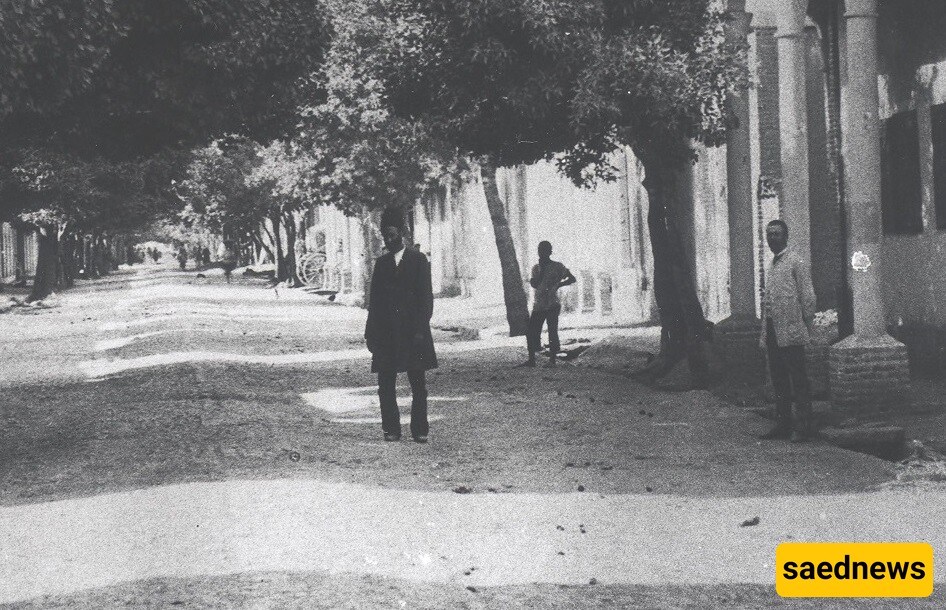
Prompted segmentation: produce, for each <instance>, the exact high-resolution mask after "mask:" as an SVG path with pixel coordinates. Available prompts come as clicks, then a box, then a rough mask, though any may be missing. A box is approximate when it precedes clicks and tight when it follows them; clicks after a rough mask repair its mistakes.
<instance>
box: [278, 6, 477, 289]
mask: <svg viewBox="0 0 946 610" xmlns="http://www.w3.org/2000/svg"><path fill="white" fill-rule="evenodd" d="M329 7H330V9H331V15H332V18H333V31H334V32H335V37H334V39H333V41H332V46H331V47H330V49H329V52H328V54H327V57H326V60H325V63H324V67H323V70H322V71H321V72H320V74H319V79H320V88H321V89H324V91H325V100H324V101H322V102H321V103H317V104H310V105H307V106H304V107H303V108H302V112H301V115H302V116H301V121H300V124H299V131H298V133H297V134H296V136H295V139H294V145H295V154H298V155H303V156H304V158H305V163H303V164H300V165H298V166H297V168H298V169H299V172H300V173H299V174H298V175H297V179H296V182H295V185H296V187H295V188H296V192H297V196H301V197H302V198H303V199H304V200H305V201H306V202H307V203H308V204H309V205H318V204H322V205H333V206H335V207H337V208H338V209H340V210H342V211H343V212H344V213H346V214H348V215H350V216H359V217H360V218H361V222H362V227H363V231H364V237H365V243H366V244H367V245H368V248H369V256H368V257H366V262H367V265H366V268H365V269H363V273H364V275H365V279H366V280H367V278H368V277H370V274H371V264H372V263H373V257H374V256H376V255H378V254H380V251H379V250H380V241H381V240H380V238H379V235H380V233H379V228H378V226H377V225H378V221H379V217H380V212H381V210H382V209H384V208H399V209H401V210H402V211H405V212H406V211H408V210H413V208H414V205H415V204H416V203H417V202H418V201H419V200H420V199H421V196H422V195H423V193H424V192H425V191H426V190H428V189H430V188H432V187H433V186H434V185H436V184H437V183H438V182H439V181H440V180H441V179H443V178H444V177H445V176H447V175H450V174H458V173H460V172H462V171H464V169H465V165H464V163H462V160H461V159H459V158H458V156H457V153H456V148H455V147H454V146H452V145H450V144H448V143H445V142H443V141H441V140H437V139H436V138H434V137H432V136H431V134H430V132H429V130H428V129H427V127H426V126H425V125H424V124H423V123H422V122H418V121H415V120H410V119H407V118H404V117H399V116H396V115H394V114H393V113H392V112H391V109H390V106H389V104H388V101H387V93H386V90H385V88H384V85H383V83H382V81H381V80H380V79H379V75H378V74H379V73H378V69H379V66H380V63H381V62H382V61H383V55H381V54H383V52H384V49H385V48H387V47H389V46H390V45H391V39H392V38H393V37H396V36H398V35H399V34H398V31H397V30H391V29H389V27H388V26H389V19H388V16H387V14H386V13H385V12H384V11H383V10H381V9H383V8H384V6H383V4H379V3H363V2H354V1H351V0H332V1H331V2H329ZM405 216H406V214H405ZM410 229H411V227H410V226H405V230H406V235H407V239H408V240H411V239H412V237H411V233H410ZM368 285H369V282H368V281H365V287H366V290H367V288H368ZM366 302H367V299H366Z"/></svg>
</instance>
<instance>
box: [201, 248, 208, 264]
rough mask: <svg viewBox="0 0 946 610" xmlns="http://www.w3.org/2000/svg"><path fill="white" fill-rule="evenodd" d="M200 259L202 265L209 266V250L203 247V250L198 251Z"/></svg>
mask: <svg viewBox="0 0 946 610" xmlns="http://www.w3.org/2000/svg"><path fill="white" fill-rule="evenodd" d="M200 257H201V258H202V259H203V262H204V265H209V264H210V248H208V247H207V246H204V249H203V250H201V251H200Z"/></svg>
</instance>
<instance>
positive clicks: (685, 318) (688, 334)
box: [642, 160, 709, 387]
mask: <svg viewBox="0 0 946 610" xmlns="http://www.w3.org/2000/svg"><path fill="white" fill-rule="evenodd" d="M644 170H645V179H644V182H643V184H644V188H645V189H646V190H647V196H648V199H649V204H650V205H649V213H648V219H647V225H648V228H649V230H650V241H651V249H652V251H653V256H654V298H655V300H656V302H657V309H658V311H659V314H660V325H661V334H660V339H661V340H660V353H659V354H658V356H657V358H656V359H655V360H654V361H653V362H652V363H651V365H649V366H648V367H647V368H646V369H645V370H644V371H642V373H643V374H645V375H646V374H649V375H651V376H653V377H654V378H657V377H661V376H663V375H666V374H667V373H668V372H670V370H671V369H673V367H674V366H675V365H676V364H677V363H679V362H680V361H681V360H682V359H683V358H686V359H687V364H688V366H689V369H690V376H691V379H692V381H693V383H694V385H695V386H696V387H705V385H706V384H707V382H708V363H707V358H706V349H705V342H706V341H708V340H709V336H708V332H707V322H706V318H705V317H704V315H703V308H702V305H701V304H700V300H699V297H698V295H697V292H696V281H695V278H694V274H693V263H694V261H693V260H692V255H691V254H690V253H688V248H686V245H685V242H684V239H685V236H684V235H683V232H682V231H681V228H680V227H681V225H682V223H681V218H682V216H683V214H685V213H688V211H689V208H690V207H691V206H692V205H693V200H692V188H689V187H690V186H691V185H688V184H684V182H685V181H686V180H692V176H691V174H689V173H688V172H684V171H679V170H673V169H667V168H666V165H665V164H662V163H661V162H660V161H659V160H658V161H652V162H649V163H648V162H645V163H644Z"/></svg>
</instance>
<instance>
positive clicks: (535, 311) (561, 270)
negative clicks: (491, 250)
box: [522, 241, 576, 367]
mask: <svg viewBox="0 0 946 610" xmlns="http://www.w3.org/2000/svg"><path fill="white" fill-rule="evenodd" d="M575 282H576V280H575V276H574V275H572V272H571V271H569V270H568V268H567V267H566V266H565V265H563V264H562V263H560V262H558V261H553V260H552V244H551V243H549V242H547V241H543V242H540V243H539V263H538V264H537V265H535V266H534V267H532V277H531V278H530V279H529V284H530V285H531V286H532V288H533V289H534V290H535V299H534V300H533V302H532V315H531V316H530V317H529V331H528V333H527V335H526V340H527V342H528V347H529V359H528V360H526V361H525V362H524V363H523V365H522V366H528V367H534V366H535V354H536V352H538V351H540V350H541V349H542V325H543V324H545V323H546V321H547V322H548V327H549V350H550V351H551V353H552V356H551V358H550V359H549V366H555V363H556V360H557V358H558V351H559V350H560V349H561V347H562V346H561V343H559V340H558V316H559V314H560V313H561V312H562V303H561V301H559V300H558V289H559V288H562V287H564V286H570V285H571V284H574V283H575Z"/></svg>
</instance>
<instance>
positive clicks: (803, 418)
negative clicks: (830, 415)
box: [765, 319, 811, 428]
mask: <svg viewBox="0 0 946 610" xmlns="http://www.w3.org/2000/svg"><path fill="white" fill-rule="evenodd" d="M765 331H766V332H765V343H766V348H767V351H768V354H769V372H770V373H771V375H772V386H773V387H774V388H775V396H776V403H775V404H776V415H777V417H778V423H779V424H780V425H783V426H787V427H791V424H792V398H793V397H794V400H795V406H796V415H797V417H798V424H799V427H800V428H807V427H810V426H811V396H810V392H809V388H808V371H807V370H806V368H805V346H803V345H786V346H785V347H779V346H778V343H777V342H776V340H775V327H774V325H773V324H772V320H771V319H767V322H766V328H765Z"/></svg>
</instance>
